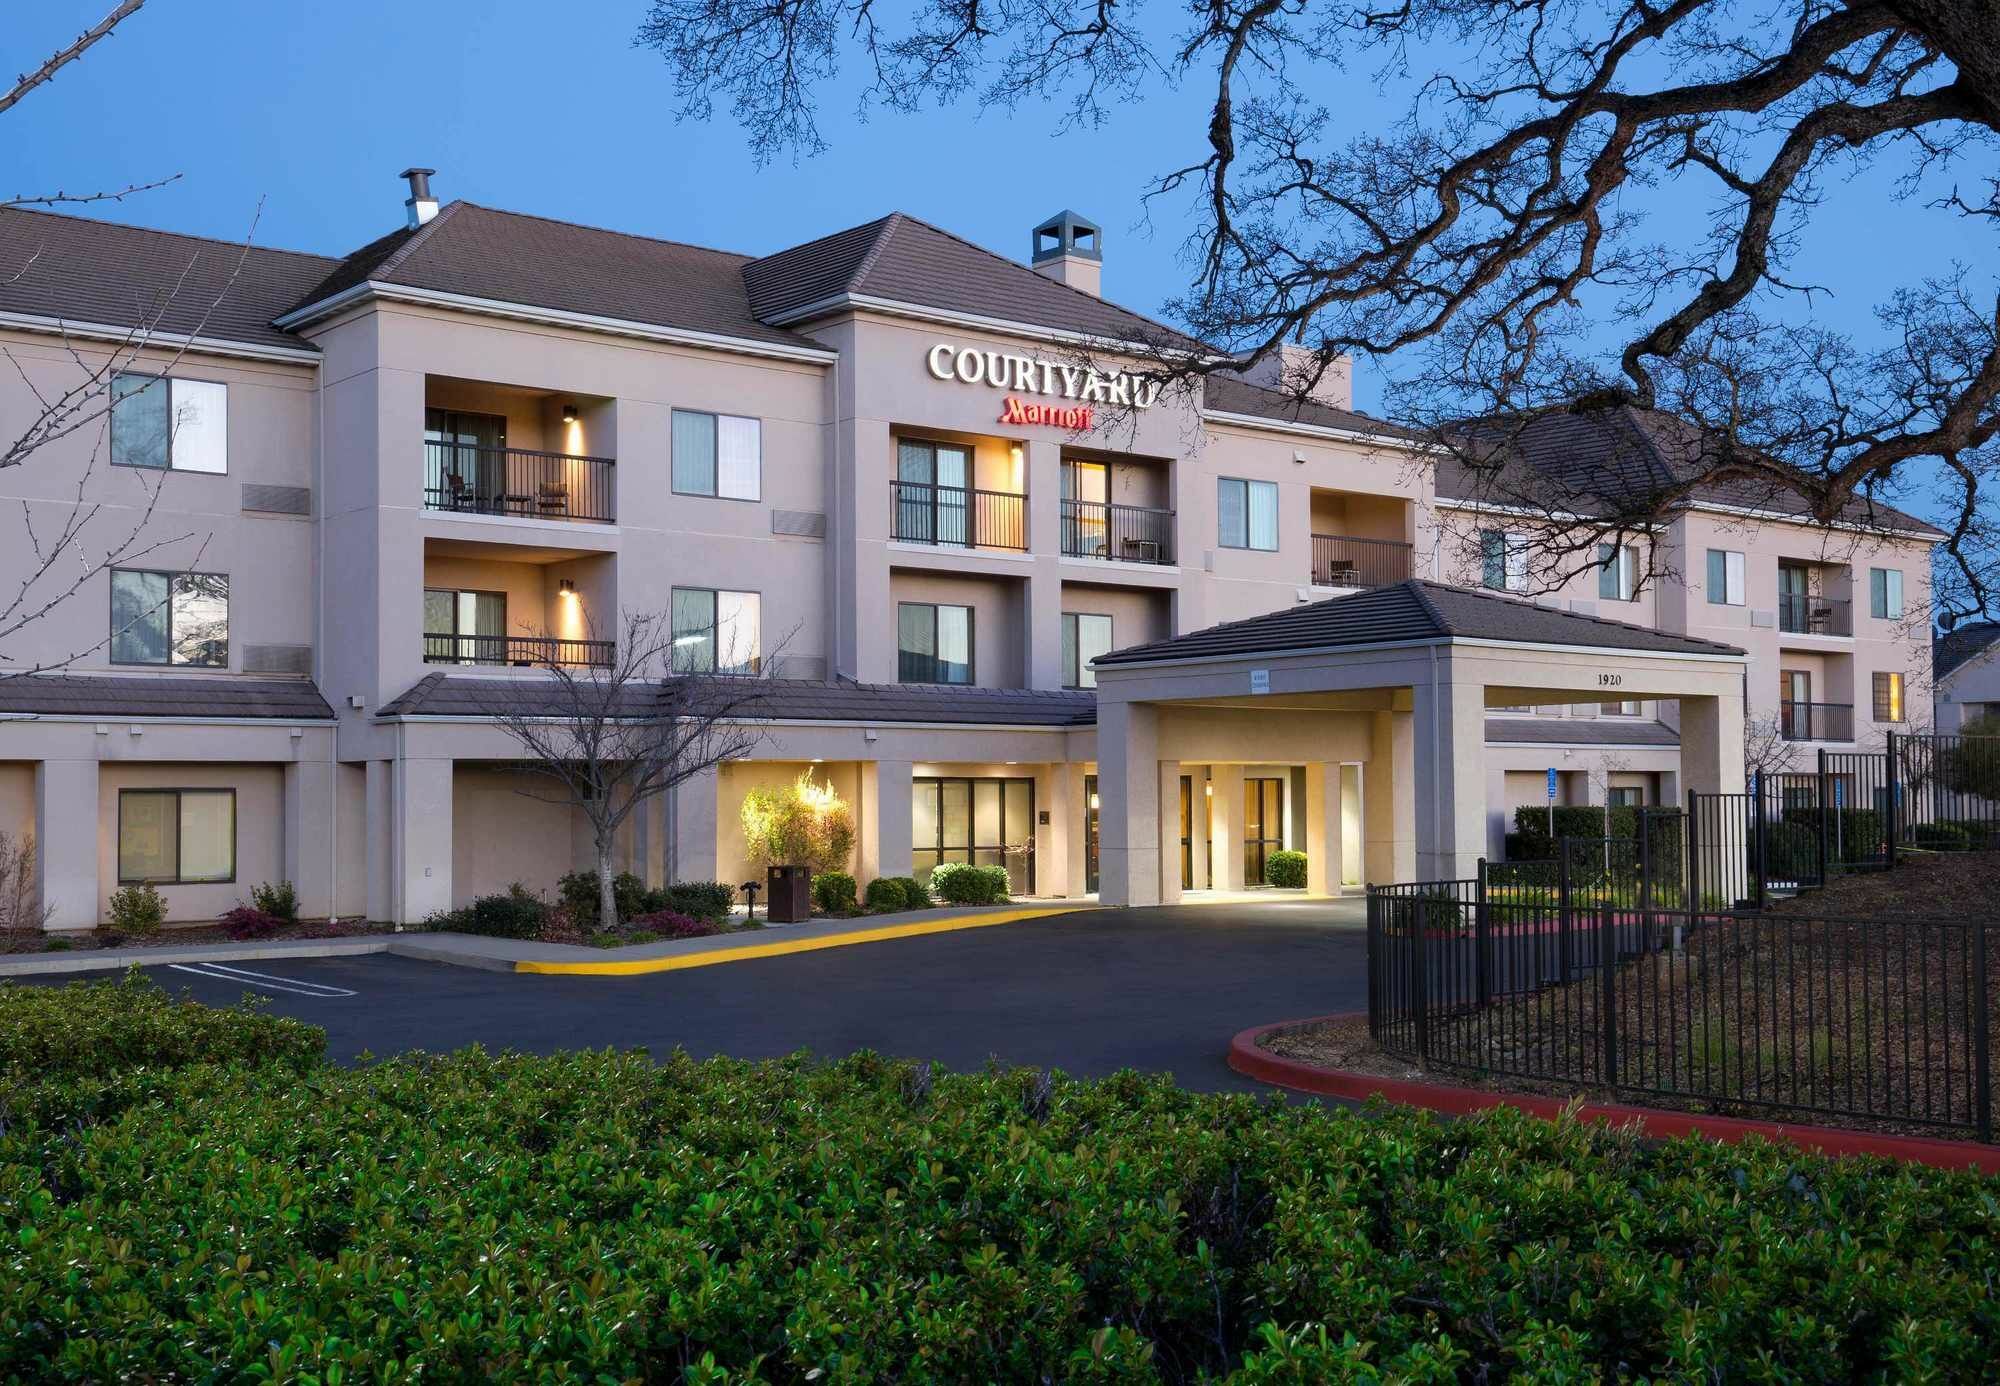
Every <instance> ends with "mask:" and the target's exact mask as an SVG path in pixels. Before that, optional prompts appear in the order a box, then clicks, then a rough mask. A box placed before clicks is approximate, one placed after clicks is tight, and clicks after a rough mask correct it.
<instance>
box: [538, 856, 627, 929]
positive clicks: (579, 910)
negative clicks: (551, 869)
mask: <svg viewBox="0 0 2000 1386" xmlns="http://www.w3.org/2000/svg"><path fill="white" fill-rule="evenodd" d="M646 897H647V891H646V883H645V882H644V881H642V880H640V879H639V878H638V877H637V876H634V875H633V874H632V873H631V872H630V871H620V872H619V873H618V874H617V875H616V876H613V877H612V878H611V901H612V904H613V905H614V906H615V907H616V908H617V910H618V919H614V920H612V921H611V922H612V923H613V924H616V923H617V922H618V920H619V919H630V918H631V917H632V916H633V915H635V914H643V913H644V912H645V910H646V906H647V898H646ZM556 899H557V901H558V902H559V903H560V904H561V905H562V907H563V908H564V909H566V910H568V911H569V917H570V919H571V920H572V921H574V922H575V923H576V925H577V927H578V928H581V929H586V930H588V929H595V928H596V927H597V926H598V924H599V923H600V922H601V921H600V920H599V919H598V917H597V916H598V912H599V910H598V899H597V872H596V871H594V870H593V871H571V872H569V873H568V874H566V875H565V876H563V878H562V879H561V880H559V881H557V882H556Z"/></svg>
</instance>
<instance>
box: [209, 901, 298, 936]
mask: <svg viewBox="0 0 2000 1386" xmlns="http://www.w3.org/2000/svg"><path fill="white" fill-rule="evenodd" d="M288 922H289V921H288V920H283V919H280V918H278V916H277V915H275V914H270V913H268V912H266V911H264V910H260V909H258V908H257V907H256V906H255V905H238V906H237V907H236V908H235V909H233V910H231V911H230V912H229V913H227V914H225V915H223V916H222V920H221V923H222V932H223V933H225V934H227V935H229V936H230V937H231V938H233V939H237V940H239V941H242V940H247V939H253V938H269V937H270V936H271V935H272V934H275V933H277V932H278V930H280V929H282V928H284V927H285V925H286V924H287V923H288Z"/></svg>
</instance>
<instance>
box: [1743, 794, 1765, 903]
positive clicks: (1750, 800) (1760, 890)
mask: <svg viewBox="0 0 2000 1386" xmlns="http://www.w3.org/2000/svg"><path fill="white" fill-rule="evenodd" d="M1750 783H1751V786H1752V788H1751V790H1750V793H1749V794H1748V795H1747V796H1746V797H1745V798H1744V803H1746V804H1747V805H1749V808H1750V813H1751V816H1752V819H1753V822H1754V824H1755V830H1756V837H1755V841H1756V843H1757V912H1758V913H1759V914H1762V913H1763V912H1764V882H1765V880H1766V879H1767V878H1768V877H1769V876H1770V874H1771V855H1770V848H1771V835H1770V834H1769V833H1767V832H1766V831H1765V830H1764V828H1765V824H1764V776H1763V774H1762V773H1761V772H1760V773H1759V774H1758V775H1757V776H1756V778H1754V779H1752V780H1751V781H1750Z"/></svg>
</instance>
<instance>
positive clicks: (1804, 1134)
mask: <svg viewBox="0 0 2000 1386" xmlns="http://www.w3.org/2000/svg"><path fill="white" fill-rule="evenodd" d="M1344 1018H1346V1017H1344V1016H1338V1015H1322V1016H1312V1017H1309V1018H1307V1019H1304V1020H1280V1021H1276V1022H1274V1023H1272V1024H1270V1025H1257V1026H1253V1027H1251V1028H1250V1029H1248V1030H1245V1031H1243V1032H1242V1033H1241V1034H1239V1035H1237V1036H1236V1037H1235V1038H1234V1039H1232V1040H1230V1042H1229V1066H1230V1067H1231V1068H1233V1069H1235V1070H1236V1071H1237V1072H1238V1073H1241V1074H1242V1075H1244V1076H1245V1077H1246V1078H1255V1079H1256V1080H1257V1081H1258V1082H1260V1083H1270V1084H1272V1085H1273V1086H1275V1087H1281V1088H1291V1089H1293V1090H1294V1091H1297V1092H1309V1093H1316V1094H1318V1095H1319V1096H1322V1097H1345V1098H1348V1099H1349V1100H1351V1101H1356V1102H1359V1101H1362V1100H1364V1099H1366V1098H1370V1097H1385V1098H1387V1099H1388V1100H1389V1101H1391V1102H1400V1103H1402V1104H1404V1105H1405V1106H1410V1107H1421V1108H1424V1109H1425V1110H1427V1111H1433V1112H1444V1113H1447V1114H1449V1115H1452V1116H1470V1115H1472V1114H1473V1113H1475V1112H1484V1111H1489V1110H1491V1109H1492V1108H1494V1107H1513V1108H1515V1109H1516V1110H1518V1111H1523V1112H1526V1113H1527V1114H1528V1115H1530V1116H1538V1117H1543V1118H1545V1119H1549V1120H1553V1119H1554V1118H1556V1117H1558V1116H1560V1115H1562V1113H1563V1111H1564V1109H1565V1108H1567V1107H1568V1105H1569V1102H1568V1100H1567V1099H1564V1098H1560V1097H1539V1096H1535V1095H1533V1094H1529V1093H1505V1092H1480V1091H1476V1090H1474V1089H1472V1088H1460V1087H1453V1086H1451V1085H1450V1084H1446V1083H1426V1082H1422V1081H1419V1080H1416V1079H1409V1078H1378V1077H1375V1076H1374V1075H1372V1074H1367V1073H1353V1072H1349V1071H1348V1070H1345V1069H1334V1068H1314V1067H1313V1066H1312V1065H1311V1064H1303V1063H1300V1062H1299V1061H1298V1060H1296V1059H1287V1058H1284V1057H1282V1056H1280V1055H1277V1054H1273V1053H1272V1052H1271V1051H1270V1050H1268V1049H1264V1048H1262V1047H1260V1046H1259V1045H1258V1043H1257V1041H1258V1039H1260V1038H1261V1037H1262V1036H1264V1035H1268V1034H1269V1033H1271V1031H1273V1030H1283V1029H1286V1028H1288V1027H1290V1026H1293V1025H1310V1024H1313V1023H1314V1022H1315V1021H1322V1020H1340V1019H1344ZM1577 1115H1578V1116H1579V1117H1580V1118H1582V1119H1584V1120H1586V1121H1602V1122H1606V1123H1609V1124H1611V1125H1614V1126H1638V1127H1640V1128H1641V1129H1642V1130H1643V1131H1644V1132H1645V1134H1646V1135H1648V1136H1654V1137H1658V1138H1661V1139H1666V1138H1669V1137H1673V1136H1702V1137H1706V1138H1707V1139H1709V1140H1716V1141H1726V1142H1730V1143H1734V1142H1736V1141H1740V1140H1743V1139H1744V1138H1746V1137H1749V1136H1762V1137H1764V1138H1765V1139H1767V1140H1774V1141H1789V1142H1791V1143H1792V1144H1793V1145H1796V1146H1800V1147H1802V1148H1803V1149H1806V1150H1811V1151H1815V1152H1817V1153H1818V1154H1821V1155H1884V1156H1887V1157H1888V1158H1890V1159H1892V1160H1906V1161H1910V1162H1912V1163H1914V1164H1920V1165H1930V1166H1933V1167H1935V1168H1937V1169H1975V1170H1978V1171H1979V1172H1980V1173H1981V1174H2000V1147H1996V1146H1991V1145H1981V1144H1979V1143H1978V1142H1976V1141H1946V1140H1937V1139H1934V1138H1932V1137H1928V1136H1891V1135H1886V1134H1883V1133H1880V1132H1875V1131H1845V1130H1841V1129H1839V1128H1837V1127H1831V1126H1792V1125H1786V1124H1785V1123H1783V1122H1776V1121H1753V1120H1750V1119H1748V1118H1745V1117H1722V1116H1697V1115H1695V1114H1694V1113H1692V1112H1668V1111H1661V1110H1659V1109H1657V1108H1653V1107H1629V1106H1624V1105H1622V1104H1618V1103H1610V1102H1586V1103H1584V1104H1583V1106H1582V1107H1580V1108H1579V1109H1578V1110H1577Z"/></svg>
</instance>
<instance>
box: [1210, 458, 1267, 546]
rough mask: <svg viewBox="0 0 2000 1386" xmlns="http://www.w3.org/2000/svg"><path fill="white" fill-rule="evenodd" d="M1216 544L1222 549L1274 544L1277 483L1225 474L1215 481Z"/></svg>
mask: <svg viewBox="0 0 2000 1386" xmlns="http://www.w3.org/2000/svg"><path fill="white" fill-rule="evenodd" d="M1215 511H1216V530H1217V533H1216V541H1215V542H1216V543H1217V544H1219V545H1220V546H1221V547H1223V548H1225V549H1262V550H1264V551H1266V552H1276V551H1277V547H1278V483H1277V482H1275V481H1245V480H1243V479H1242V478H1240V477H1233V476H1225V477H1220V478H1218V479H1217V481H1216V490H1215Z"/></svg>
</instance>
